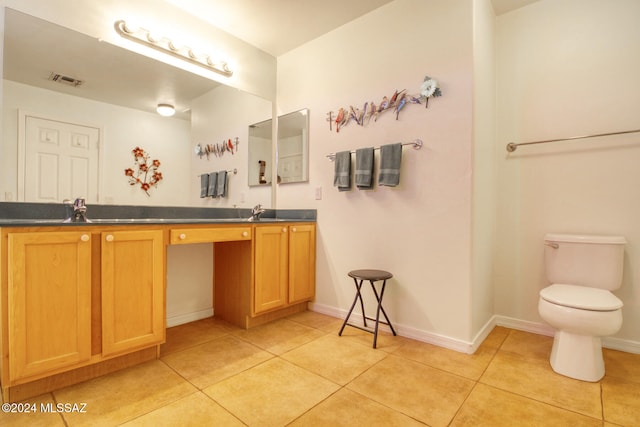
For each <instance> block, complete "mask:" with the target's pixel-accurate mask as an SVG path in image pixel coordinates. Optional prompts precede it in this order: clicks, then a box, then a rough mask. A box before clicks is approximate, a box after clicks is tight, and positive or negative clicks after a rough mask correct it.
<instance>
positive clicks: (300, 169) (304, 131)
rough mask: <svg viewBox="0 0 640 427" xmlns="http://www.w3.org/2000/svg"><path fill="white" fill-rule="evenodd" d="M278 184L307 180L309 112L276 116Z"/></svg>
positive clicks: (302, 111) (305, 110) (300, 111)
mask: <svg viewBox="0 0 640 427" xmlns="http://www.w3.org/2000/svg"><path fill="white" fill-rule="evenodd" d="M277 146H278V149H277V152H278V184H287V183H292V182H306V181H308V180H309V170H308V169H309V110H308V109H306V108H305V109H303V110H299V111H294V112H293V113H289V114H285V115H282V116H278V145H277Z"/></svg>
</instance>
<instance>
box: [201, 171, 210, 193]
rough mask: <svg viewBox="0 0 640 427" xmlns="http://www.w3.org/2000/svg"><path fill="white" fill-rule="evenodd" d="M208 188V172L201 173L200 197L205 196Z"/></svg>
mask: <svg viewBox="0 0 640 427" xmlns="http://www.w3.org/2000/svg"><path fill="white" fill-rule="evenodd" d="M208 189H209V174H208V173H203V174H202V175H200V197H201V198H203V197H207V190H208Z"/></svg>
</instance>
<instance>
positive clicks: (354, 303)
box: [338, 278, 367, 336]
mask: <svg viewBox="0 0 640 427" xmlns="http://www.w3.org/2000/svg"><path fill="white" fill-rule="evenodd" d="M353 281H354V283H355V284H356V297H355V298H354V299H353V303H352V304H351V308H350V309H349V313H348V314H347V317H345V318H344V322H343V323H342V327H341V328H340V332H338V336H341V335H342V331H344V327H345V326H347V322H348V321H349V317H351V313H352V312H353V309H354V308H355V306H356V303H357V302H358V300H360V307H361V308H362V316H363V318H364V315H365V314H364V303H363V302H362V294H360V289H361V288H362V280H360V283H358V281H357V280H356V279H355V278H354V279H353ZM364 326H367V320H366V318H364Z"/></svg>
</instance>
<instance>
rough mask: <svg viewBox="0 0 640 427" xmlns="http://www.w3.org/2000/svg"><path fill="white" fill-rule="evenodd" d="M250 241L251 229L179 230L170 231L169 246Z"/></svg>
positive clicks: (212, 228)
mask: <svg viewBox="0 0 640 427" xmlns="http://www.w3.org/2000/svg"><path fill="white" fill-rule="evenodd" d="M234 240H251V227H211V228H179V229H173V230H171V239H170V241H171V244H172V245H181V244H187V243H207V242H231V241H234Z"/></svg>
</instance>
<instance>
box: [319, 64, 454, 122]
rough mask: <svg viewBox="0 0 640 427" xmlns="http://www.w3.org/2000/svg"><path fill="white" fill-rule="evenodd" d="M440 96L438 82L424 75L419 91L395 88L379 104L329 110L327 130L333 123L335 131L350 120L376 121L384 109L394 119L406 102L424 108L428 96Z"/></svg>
mask: <svg viewBox="0 0 640 427" xmlns="http://www.w3.org/2000/svg"><path fill="white" fill-rule="evenodd" d="M438 96H442V91H441V90H440V88H439V87H438V83H437V82H436V81H435V80H433V79H432V78H431V77H429V76H426V77H425V78H424V81H423V82H422V85H421V86H420V93H419V94H415V95H410V94H408V93H407V92H406V89H402V90H400V91H399V90H396V91H395V92H394V93H393V95H391V97H390V98H389V97H387V96H384V97H382V100H381V101H380V103H379V104H377V105H376V104H375V103H374V102H373V101H372V102H365V103H364V106H363V107H362V109H359V108H354V107H353V106H352V105H350V106H349V108H345V107H341V108H340V109H339V110H338V112H337V113H336V112H334V111H329V112H328V113H327V121H328V122H329V130H333V125H334V124H335V127H336V132H340V129H341V128H342V127H344V126H346V125H348V124H349V123H351V122H355V123H356V124H358V125H359V126H364V125H365V124H369V123H370V122H371V119H373V121H374V122H376V121H378V117H379V116H380V114H382V113H384V112H385V111H389V110H392V111H393V112H395V115H396V120H398V117H399V115H400V110H402V109H403V108H404V107H405V106H406V105H408V104H422V103H424V105H425V108H427V107H428V105H429V98H431V97H434V98H435V97H438Z"/></svg>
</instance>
